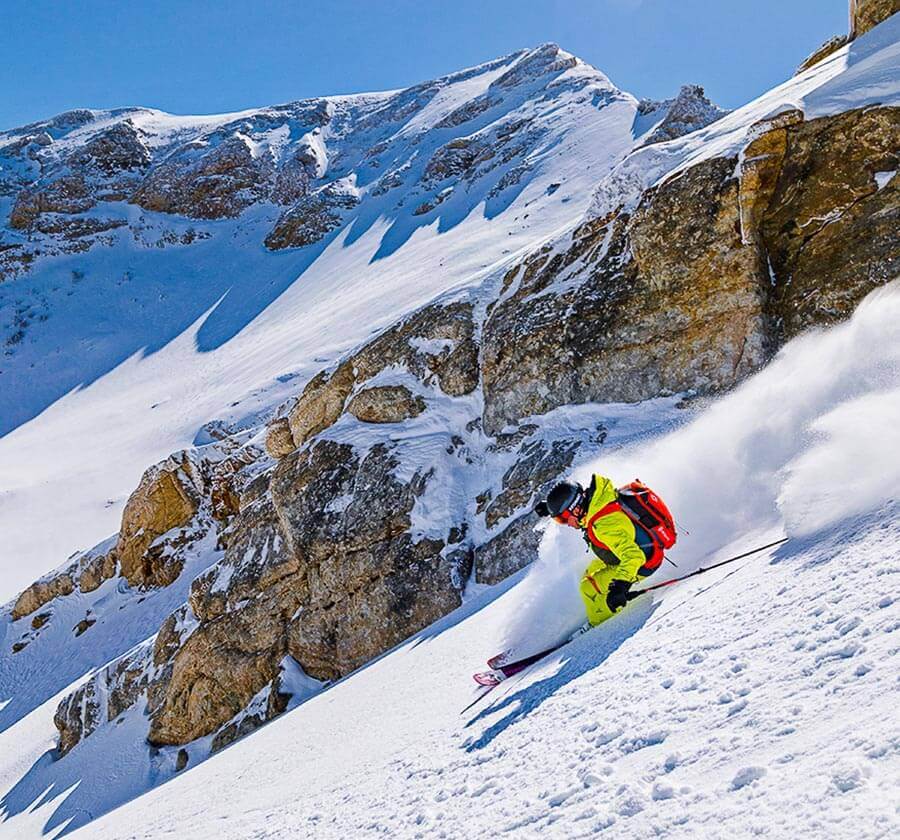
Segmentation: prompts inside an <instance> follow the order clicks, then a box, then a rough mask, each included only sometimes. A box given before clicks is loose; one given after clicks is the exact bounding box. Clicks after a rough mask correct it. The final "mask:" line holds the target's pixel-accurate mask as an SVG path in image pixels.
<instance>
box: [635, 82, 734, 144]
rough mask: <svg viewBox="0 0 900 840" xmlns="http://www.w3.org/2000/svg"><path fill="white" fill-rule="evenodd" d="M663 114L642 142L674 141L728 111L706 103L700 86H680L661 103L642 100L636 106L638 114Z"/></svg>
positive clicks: (706, 124)
mask: <svg viewBox="0 0 900 840" xmlns="http://www.w3.org/2000/svg"><path fill="white" fill-rule="evenodd" d="M655 113H659V114H663V115H664V116H663V117H662V119H661V120H660V122H659V125H657V126H656V128H654V129H653V131H652V132H651V133H650V134H649V135H648V136H647V138H646V139H645V140H644V141H643V144H644V145H645V146H646V145H650V144H651V143H664V142H665V141H666V140H674V139H675V138H676V137H681V136H683V135H685V134H690V132H692V131H697V129H700V128H705V127H706V126H708V125H710V124H711V123H714V122H715V121H716V120H718V119H721V118H722V117H724V116H725V115H726V114H727V113H728V111H725V110H723V109H722V108H720V107H719V106H718V105H716V104H714V103H713V102H710V100H709V98H708V97H707V95H706V91H705V90H704V89H703V88H702V87H700V85H683V86H682V88H681V90H680V91H679V92H678V96H676V97H675V98H674V99H667V100H665V101H664V102H653V101H650V100H643V101H642V102H641V104H640V106H639V107H638V115H639V116H641V117H647V116H648V115H650V114H655Z"/></svg>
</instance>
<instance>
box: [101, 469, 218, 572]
mask: <svg viewBox="0 0 900 840" xmlns="http://www.w3.org/2000/svg"><path fill="white" fill-rule="evenodd" d="M201 492H202V484H201V480H200V479H199V477H198V476H197V475H196V472H195V470H194V466H193V464H192V463H191V462H190V460H189V459H188V457H187V455H186V454H182V456H181V457H180V458H178V457H177V456H175V457H172V458H169V459H168V460H167V461H166V462H164V463H163V464H157V465H155V466H153V467H151V468H150V469H149V470H147V471H146V472H145V473H144V475H143V477H142V478H141V483H140V484H139V485H138V487H137V489H136V490H135V491H134V493H132V494H131V496H130V498H129V499H128V502H127V504H126V505H125V510H124V511H123V513H122V526H121V529H120V531H119V541H118V544H117V546H116V552H117V554H118V557H119V563H120V566H121V573H122V577H124V578H125V579H126V580H127V581H128V583H129V584H130V585H131V586H136V587H148V586H167V585H168V584H169V583H171V582H172V581H173V580H175V578H177V577H178V575H179V574H180V573H181V563H180V560H179V559H178V557H177V554H173V553H171V552H169V551H167V550H166V549H167V545H166V543H165V542H157V540H158V539H159V538H160V537H163V536H164V535H165V534H168V533H169V532H170V531H173V530H174V529H177V528H181V527H182V526H185V525H187V524H188V523H189V522H190V521H191V518H192V517H193V515H194V514H195V513H196V512H197V509H198V508H199V506H200V497H201ZM184 538H185V535H184V534H179V535H177V537H176V539H184Z"/></svg>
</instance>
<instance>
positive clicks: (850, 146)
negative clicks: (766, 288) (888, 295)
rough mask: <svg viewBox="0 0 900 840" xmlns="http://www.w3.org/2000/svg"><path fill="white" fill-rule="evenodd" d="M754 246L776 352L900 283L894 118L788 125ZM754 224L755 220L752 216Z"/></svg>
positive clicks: (869, 112)
mask: <svg viewBox="0 0 900 840" xmlns="http://www.w3.org/2000/svg"><path fill="white" fill-rule="evenodd" d="M786 130H787V140H786V149H785V152H784V156H783V160H782V163H781V168H780V172H779V173H778V177H777V181H776V183H775V184H774V186H773V187H772V189H771V198H770V199H769V200H768V203H767V204H766V206H765V211H764V213H763V214H762V218H761V219H758V221H756V224H757V225H758V234H757V235H758V236H759V237H761V239H762V241H763V243H764V244H765V247H766V250H767V252H768V259H769V263H770V264H771V270H772V274H773V277H772V282H773V283H774V286H770V296H769V304H768V307H769V313H770V317H771V319H772V322H773V324H774V329H775V339H776V341H777V342H779V343H780V342H782V341H786V340H788V339H790V338H791V337H793V336H794V335H796V334H797V333H799V332H801V331H802V330H805V329H807V328H809V327H811V326H815V325H822V324H831V323H834V322H836V321H838V320H842V319H844V318H847V317H849V316H850V314H851V313H852V312H853V310H854V309H855V308H856V305H857V304H858V303H859V301H860V300H862V298H863V297H865V295H867V294H868V293H869V292H870V291H871V290H872V289H874V288H875V287H876V286H879V285H883V284H885V283H887V282H889V281H891V280H893V279H895V278H896V277H898V276H900V237H898V236H897V231H898V230H900V188H898V186H900V185H898V181H897V178H896V177H895V178H894V179H893V180H892V181H891V182H889V183H887V184H885V185H884V187H883V188H879V184H878V183H877V182H876V179H875V174H876V173H878V172H894V171H896V170H897V169H900V108H866V109H862V110H857V111H848V112H846V113H844V114H838V115H836V116H833V117H823V118H820V119H816V120H810V121H807V122H804V123H796V124H793V125H790V126H789V127H788V128H787V129H786ZM757 216H758V214H757Z"/></svg>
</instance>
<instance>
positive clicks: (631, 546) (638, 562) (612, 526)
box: [581, 475, 647, 583]
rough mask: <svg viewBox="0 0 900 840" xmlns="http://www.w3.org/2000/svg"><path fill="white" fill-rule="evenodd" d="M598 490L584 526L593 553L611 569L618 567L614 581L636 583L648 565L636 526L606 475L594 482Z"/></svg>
mask: <svg viewBox="0 0 900 840" xmlns="http://www.w3.org/2000/svg"><path fill="white" fill-rule="evenodd" d="M591 487H592V488H593V490H594V493H593V495H592V496H591V500H590V503H589V504H588V509H587V513H586V514H585V515H584V516H583V517H582V518H581V527H582V529H583V530H584V534H585V538H586V539H587V541H588V544H589V545H590V547H591V549H592V551H593V552H594V554H596V555H597V557H599V558H600V559H601V560H602V561H603V562H604V563H605V564H606V565H607V566H614V567H615V572H613V574H612V578H611V579H612V580H625V581H628V582H629V583H634V581H636V580H637V577H638V569H640V568H641V566H643V565H644V563H646V562H647V558H646V556H645V555H644V552H643V551H642V550H641V547H640V546H639V545H638V544H637V542H635V530H634V524H633V523H632V521H631V519H629V518H628V515H627V514H625V513H623V512H622V510H621V509H620V508H619V505H618V503H617V501H616V498H617V497H616V488H615V486H614V485H613V483H612V482H611V481H610V480H609V479H608V478H606V477H605V476H602V475H595V476H594V478H593V481H592V482H591Z"/></svg>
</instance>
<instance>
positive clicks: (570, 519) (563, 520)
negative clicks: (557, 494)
mask: <svg viewBox="0 0 900 840" xmlns="http://www.w3.org/2000/svg"><path fill="white" fill-rule="evenodd" d="M553 519H554V520H555V521H556V522H558V523H559V524H560V525H568V526H569V527H570V528H580V527H581V522H580V521H579V519H578V517H577V516H576V515H575V514H574V513H572V511H571V510H564V511H563V512H562V513H561V514H560V515H559V516H554V517H553Z"/></svg>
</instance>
